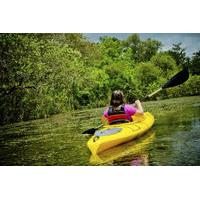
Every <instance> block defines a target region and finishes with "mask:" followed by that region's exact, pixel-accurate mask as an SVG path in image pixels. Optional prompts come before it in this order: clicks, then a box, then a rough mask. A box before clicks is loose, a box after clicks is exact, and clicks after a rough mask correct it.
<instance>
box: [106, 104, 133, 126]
mask: <svg viewBox="0 0 200 200" xmlns="http://www.w3.org/2000/svg"><path fill="white" fill-rule="evenodd" d="M124 106H125V105H122V106H121V108H120V110H114V109H113V107H112V106H110V107H109V108H108V116H107V119H108V123H109V124H117V123H124V122H129V117H128V115H127V114H126V113H125V110H124Z"/></svg>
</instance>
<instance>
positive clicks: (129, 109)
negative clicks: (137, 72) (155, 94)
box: [102, 90, 144, 124]
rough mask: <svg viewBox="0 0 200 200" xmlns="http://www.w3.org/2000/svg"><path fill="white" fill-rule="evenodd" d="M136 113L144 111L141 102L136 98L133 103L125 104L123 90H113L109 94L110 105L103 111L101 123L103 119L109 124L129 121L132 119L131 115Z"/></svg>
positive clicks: (103, 121)
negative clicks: (110, 94)
mask: <svg viewBox="0 0 200 200" xmlns="http://www.w3.org/2000/svg"><path fill="white" fill-rule="evenodd" d="M136 113H139V114H143V113H144V111H143V108H142V105H141V102H140V101H139V100H136V101H135V105H130V104H126V103H125V98H124V94H123V92H122V91H120V90H115V91H114V92H113V93H112V96H111V100H110V106H109V107H108V108H106V110H105V111H104V114H103V117H102V123H105V121H107V122H108V123H109V124H116V123H123V122H129V121H132V118H131V116H133V115H134V114H136Z"/></svg>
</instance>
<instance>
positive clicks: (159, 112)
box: [0, 97, 200, 166]
mask: <svg viewBox="0 0 200 200" xmlns="http://www.w3.org/2000/svg"><path fill="white" fill-rule="evenodd" d="M143 106H144V108H145V110H146V111H149V112H151V113H152V114H153V115H154V116H155V119H156V120H155V124H154V126H153V127H152V129H151V130H150V131H148V133H147V134H146V135H144V136H143V137H141V138H139V139H137V140H135V141H130V142H128V143H126V144H123V145H119V146H117V147H115V148H112V149H110V150H107V151H105V152H103V153H102V154H100V155H98V156H93V155H91V154H90V151H89V149H88V148H87V146H86V142H87V141H88V139H89V138H90V136H89V135H82V134H81V133H82V132H83V131H84V130H87V129H89V128H92V127H96V126H98V125H99V124H100V117H101V114H102V112H103V108H99V109H88V110H81V111H74V112H70V113H64V114H59V115H54V116H52V117H50V118H48V119H40V120H33V121H27V122H20V123H14V124H10V125H5V126H1V127H0V165H6V166H10V165H11V166H13V165H14V166H22V165H25V166H55V165H58V166H88V165H100V166H101V165H112V166H113V165H114V166H130V165H131V166H141V165H142V166H143V165H154V166H188V165H193V166H194V165H196V166H199V165H200V122H199V118H200V97H184V98H177V99H170V100H162V101H152V102H146V103H144V104H143Z"/></svg>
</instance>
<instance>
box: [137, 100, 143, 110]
mask: <svg viewBox="0 0 200 200" xmlns="http://www.w3.org/2000/svg"><path fill="white" fill-rule="evenodd" d="M135 106H136V108H137V109H138V112H137V113H144V110H143V107H142V104H141V102H140V100H136V101H135Z"/></svg>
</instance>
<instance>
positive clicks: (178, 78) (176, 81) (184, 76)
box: [162, 68, 189, 89]
mask: <svg viewBox="0 0 200 200" xmlns="http://www.w3.org/2000/svg"><path fill="white" fill-rule="evenodd" d="M188 78H189V71H188V68H185V69H183V70H182V71H180V72H179V73H178V74H176V75H175V76H173V77H172V78H171V79H170V80H169V81H167V83H165V84H164V85H163V86H162V89H165V88H169V87H174V86H177V85H180V84H182V83H184V82H185V81H187V80H188Z"/></svg>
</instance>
